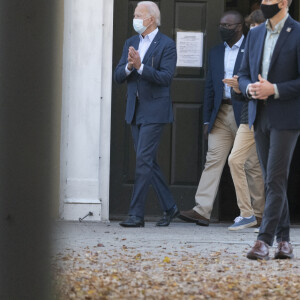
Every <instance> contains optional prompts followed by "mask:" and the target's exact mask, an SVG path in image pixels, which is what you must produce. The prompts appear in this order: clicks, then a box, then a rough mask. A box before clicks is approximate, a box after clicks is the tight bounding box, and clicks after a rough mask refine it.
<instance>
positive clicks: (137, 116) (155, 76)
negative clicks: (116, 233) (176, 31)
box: [114, 1, 179, 227]
mask: <svg viewBox="0 0 300 300" xmlns="http://www.w3.org/2000/svg"><path fill="white" fill-rule="evenodd" d="M159 25H160V11H159V8H158V6H157V5H156V4H155V3H154V2H152V1H142V2H139V3H138V4H137V7H136V9H135V12H134V19H133V27H134V29H135V31H136V32H137V33H138V35H135V36H133V37H131V38H129V39H128V40H127V41H126V42H125V45H124V48H123V53H122V57H121V59H120V62H119V64H118V66H117V67H116V70H115V74H114V76H115V80H116V82H117V83H123V82H125V81H127V104H126V116H125V119H126V122H127V123H128V124H130V125H131V131H132V137H133V141H134V146H135V151H136V170H135V184H134V189H133V194H132V199H131V204H130V208H129V217H128V218H127V219H126V220H124V221H123V222H121V223H120V225H121V226H123V227H144V207H145V201H146V196H147V191H148V188H149V185H150V184H152V186H153V188H154V190H155V192H156V194H157V197H158V200H159V203H160V205H161V208H162V210H163V211H164V214H163V217H162V219H161V220H159V221H158V222H157V223H156V225H157V226H168V225H169V224H170V222H171V220H172V219H173V218H175V217H177V216H178V214H179V211H178V209H177V206H176V204H175V202H174V200H173V197H172V195H171V193H170V190H169V188H168V186H167V184H166V182H165V179H164V177H163V175H162V172H161V170H160V168H159V166H158V164H157V161H156V154H157V149H158V145H159V140H160V137H161V134H162V131H163V128H164V125H165V124H166V123H171V122H173V112H172V102H171V98H170V85H171V82H172V79H173V76H174V72H175V68H176V61H177V54H176V47H175V42H174V41H173V40H171V39H170V38H168V37H167V36H166V35H164V34H162V33H161V32H160V31H159V30H158V26H159Z"/></svg>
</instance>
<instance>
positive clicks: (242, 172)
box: [228, 124, 265, 218]
mask: <svg viewBox="0 0 300 300" xmlns="http://www.w3.org/2000/svg"><path fill="white" fill-rule="evenodd" d="M228 164H229V167H230V172H231V176H232V179H233V183H234V186H235V191H236V198H237V203H238V206H239V208H240V211H241V213H240V215H241V216H242V217H251V216H253V215H255V216H257V217H259V218H262V215H263V211H264V206H265V190H264V182H263V176H262V171H261V167H260V163H259V161H258V157H257V152H256V144H255V140H254V132H253V127H252V128H251V130H250V129H249V125H247V124H241V125H240V127H239V129H238V131H237V134H236V138H235V141H234V145H233V148H232V150H231V154H230V156H229V158H228Z"/></svg>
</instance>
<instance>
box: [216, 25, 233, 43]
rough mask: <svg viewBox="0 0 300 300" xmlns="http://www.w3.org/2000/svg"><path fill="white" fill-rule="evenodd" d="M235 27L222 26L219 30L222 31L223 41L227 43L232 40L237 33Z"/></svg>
mask: <svg viewBox="0 0 300 300" xmlns="http://www.w3.org/2000/svg"><path fill="white" fill-rule="evenodd" d="M235 29H236V28H234V29H229V28H224V27H220V28H219V31H220V35H221V39H222V41H223V42H226V43H229V42H230V41H232V40H233V39H234V37H235V35H236V31H235Z"/></svg>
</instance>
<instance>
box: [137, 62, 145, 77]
mask: <svg viewBox="0 0 300 300" xmlns="http://www.w3.org/2000/svg"><path fill="white" fill-rule="evenodd" d="M143 70H144V64H141V66H140V68H139V69H138V70H137V72H138V73H139V74H140V75H142V73H143Z"/></svg>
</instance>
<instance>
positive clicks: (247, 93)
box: [246, 83, 252, 99]
mask: <svg viewBox="0 0 300 300" xmlns="http://www.w3.org/2000/svg"><path fill="white" fill-rule="evenodd" d="M250 84H251V83H249V84H248V85H247V88H246V95H247V97H248V98H249V99H251V98H252V96H251V95H250V94H249V92H248V90H249V85H250Z"/></svg>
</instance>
